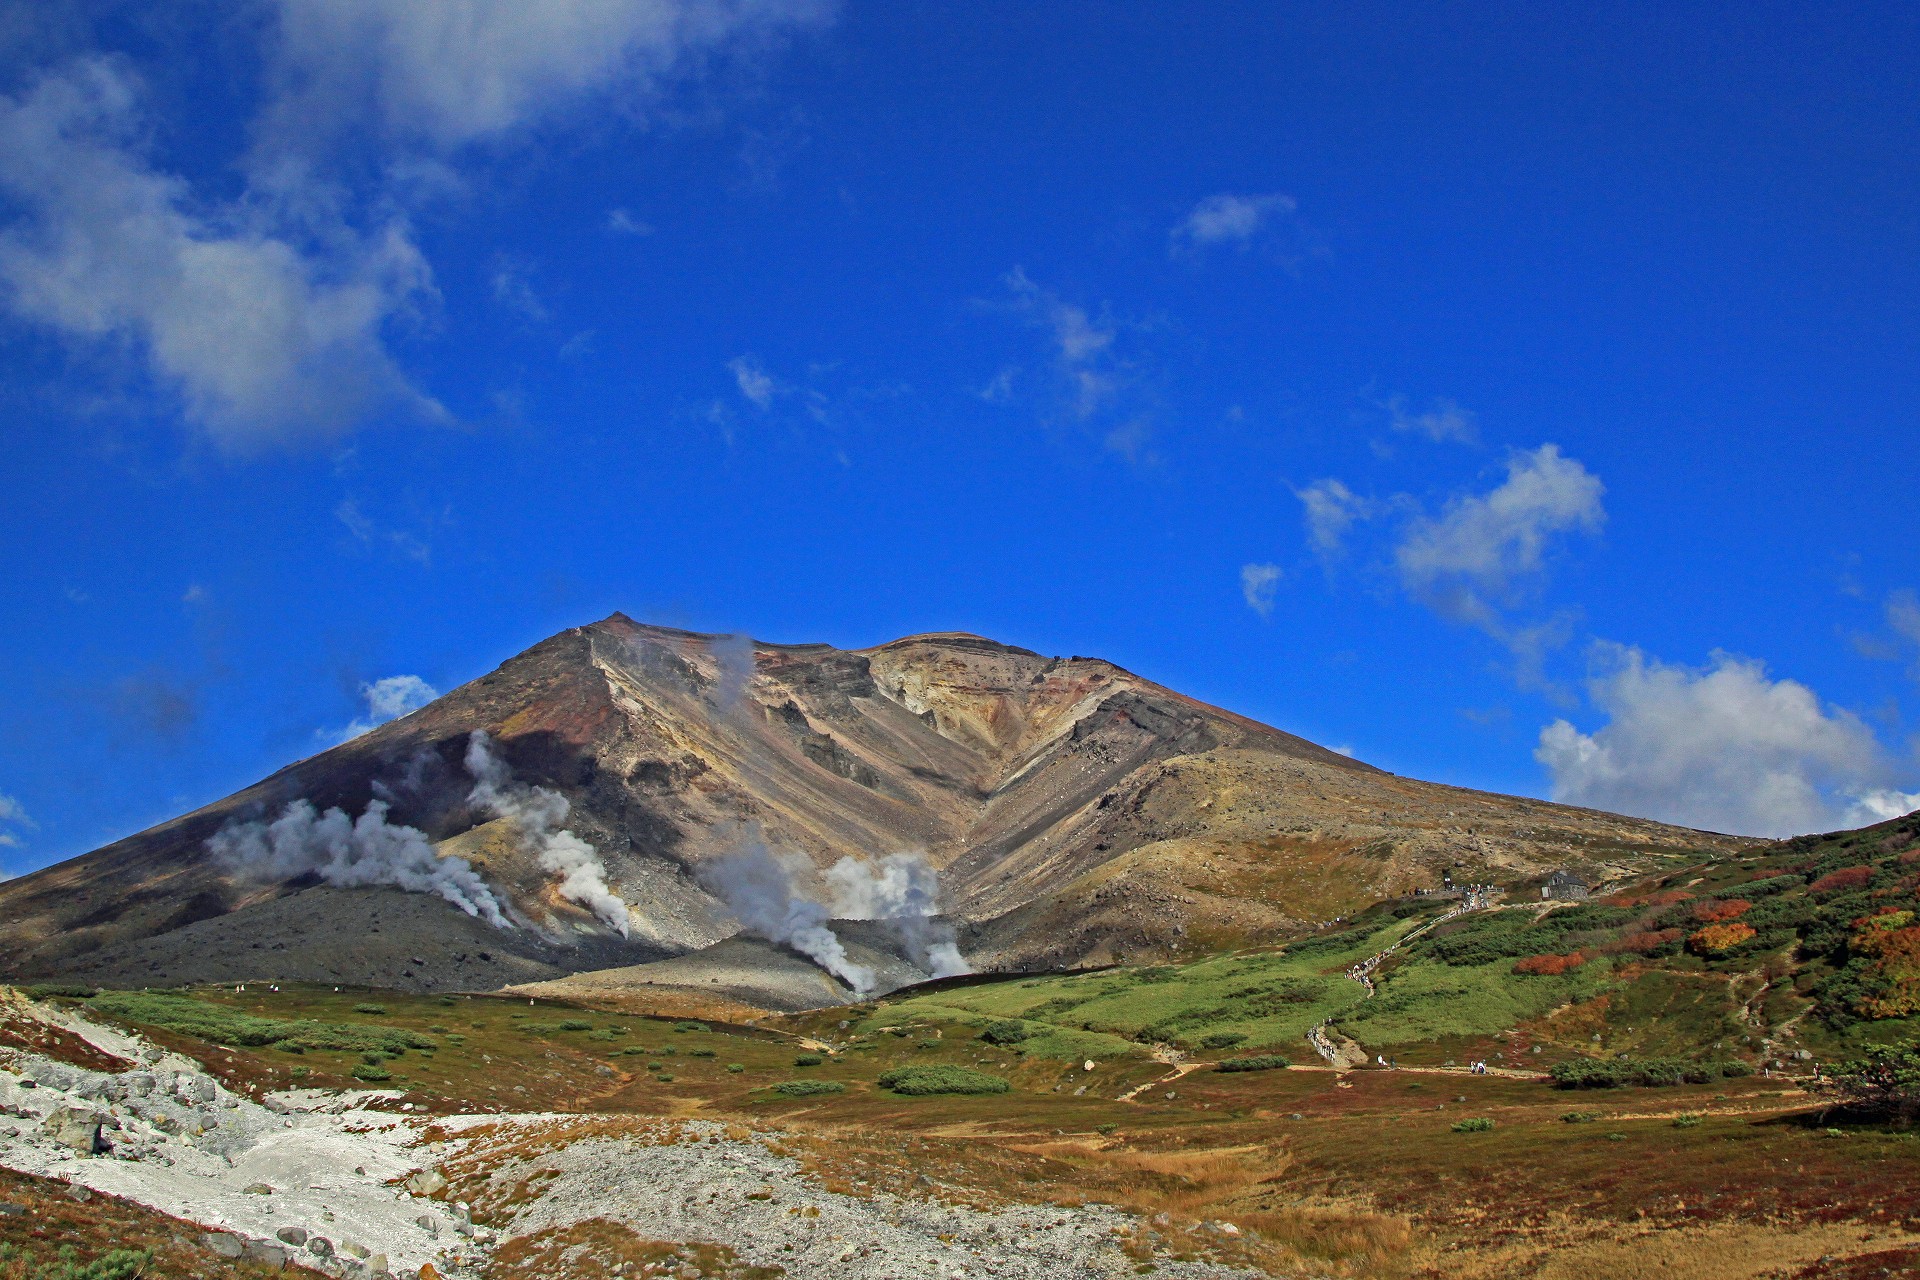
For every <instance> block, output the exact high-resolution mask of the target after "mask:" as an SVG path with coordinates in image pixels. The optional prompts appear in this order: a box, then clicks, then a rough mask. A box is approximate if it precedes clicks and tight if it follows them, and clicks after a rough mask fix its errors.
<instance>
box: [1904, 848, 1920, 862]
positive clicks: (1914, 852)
mask: <svg viewBox="0 0 1920 1280" xmlns="http://www.w3.org/2000/svg"><path fill="white" fill-rule="evenodd" d="M1916 862H1920V845H1915V846H1914V847H1913V848H1911V849H1909V850H1907V851H1906V852H1905V853H1903V854H1901V855H1900V865H1901V866H1903V867H1910V866H1912V865H1913V864H1914V863H1916Z"/></svg>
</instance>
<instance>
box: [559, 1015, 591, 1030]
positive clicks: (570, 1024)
mask: <svg viewBox="0 0 1920 1280" xmlns="http://www.w3.org/2000/svg"><path fill="white" fill-rule="evenodd" d="M559 1030H561V1031H591V1030H593V1024H592V1023H591V1022H588V1021H587V1020H586V1019H585V1018H568V1019H566V1020H565V1021H563V1022H561V1023H560V1026H559Z"/></svg>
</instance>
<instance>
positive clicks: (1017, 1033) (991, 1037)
mask: <svg viewBox="0 0 1920 1280" xmlns="http://www.w3.org/2000/svg"><path fill="white" fill-rule="evenodd" d="M1032 1036H1033V1032H1032V1031H1031V1030H1030V1029H1029V1028H1028V1027H1027V1024H1026V1023H1024V1022H1022V1021H1020V1019H1018V1018H1002V1019H1000V1020H999V1021H998V1022H989V1023H988V1024H987V1025H986V1027H985V1028H984V1029H983V1030H982V1031H981V1032H980V1038H981V1039H982V1040H985V1041H986V1042H987V1043H988V1044H1019V1043H1020V1042H1021V1041H1022V1040H1027V1039H1030V1038H1031V1037H1032Z"/></svg>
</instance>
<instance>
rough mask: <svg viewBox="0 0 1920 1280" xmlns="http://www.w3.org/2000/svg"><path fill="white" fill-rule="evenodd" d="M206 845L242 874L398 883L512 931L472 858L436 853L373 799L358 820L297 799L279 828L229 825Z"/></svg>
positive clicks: (349, 883) (275, 824)
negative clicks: (309, 875) (310, 874)
mask: <svg viewBox="0 0 1920 1280" xmlns="http://www.w3.org/2000/svg"><path fill="white" fill-rule="evenodd" d="M207 847H208V848H209V849H211V850H212V851H213V855H214V857H215V858H217V859H219V861H220V862H221V863H222V864H223V865H225V866H226V867H227V868H228V869H229V870H230V871H232V872H234V873H235V874H239V875H245V876H247V877H249V878H251V879H258V880H284V879H287V878H290V877H292V876H297V875H305V874H307V873H308V872H312V873H314V874H317V875H318V876H319V877H320V878H321V879H322V880H324V881H326V882H327V883H328V884H331V885H338V886H339V887H341V888H353V887H356V886H362V885H375V884H384V885H393V886H395V887H397V888H400V889H405V890H407V891H408V892H409V893H431V894H437V895H438V896H440V897H442V898H445V899H446V900H447V901H448V902H451V903H452V904H453V905H454V906H456V907H458V908H460V909H461V910H462V911H464V912H466V913H467V914H468V915H470V916H478V917H480V918H481V919H483V920H485V921H486V922H487V923H488V924H491V925H494V926H496V927H499V928H511V927H512V926H511V925H509V924H508V923H507V920H506V917H505V916H504V915H502V914H501V912H500V902H499V900H498V899H496V898H495V897H494V896H493V890H491V889H489V888H488V887H487V882H486V881H485V880H482V879H481V878H480V873H479V872H477V871H475V870H474V869H473V866H472V864H471V863H469V862H468V861H467V860H466V859H465V858H457V857H445V858H442V857H440V856H439V855H438V854H436V853H434V851H433V845H432V844H431V843H430V842H429V841H428V840H427V837H426V833H425V832H423V831H420V830H419V829H418V828H415V827H404V826H399V825H396V824H394V823H390V822H388V821H387V803H386V801H384V800H371V801H368V803H367V809H366V812H365V813H363V814H361V815H360V817H359V818H358V820H353V819H349V818H348V817H347V815H346V813H345V812H344V811H342V810H340V809H328V810H327V811H326V812H325V813H319V812H317V811H315V809H314V807H313V805H312V804H311V803H309V802H308V801H306V800H295V801H294V802H293V803H292V804H290V805H288V806H287V807H286V808H285V809H283V810H282V811H281V813H280V816H279V817H278V818H275V819H274V820H273V821H272V822H270V823H269V822H260V821H253V822H230V823H228V824H227V825H226V826H224V827H222V828H221V829H220V830H219V831H217V832H215V833H214V836H213V838H212V839H211V840H209V841H207Z"/></svg>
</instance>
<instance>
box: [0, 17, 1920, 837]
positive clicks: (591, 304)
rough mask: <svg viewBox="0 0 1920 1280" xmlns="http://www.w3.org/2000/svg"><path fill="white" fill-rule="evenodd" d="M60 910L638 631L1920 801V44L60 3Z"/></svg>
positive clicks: (43, 515) (6, 472) (1734, 808)
mask: <svg viewBox="0 0 1920 1280" xmlns="http://www.w3.org/2000/svg"><path fill="white" fill-rule="evenodd" d="M0 48H3V49H6V50H8V51H9V52H8V54H7V55H6V58H5V64H4V76H3V77H0V94H3V95H4V97H0V422H4V424H5V433H6V442H7V448H6V454H5V456H6V465H5V467H4V469H3V470H0V485H3V486H4V489H3V490H0V499H3V500H0V552H3V553H4V557H5V564H6V565H7V572H6V573H5V574H4V575H0V671H3V672H4V675H0V712H3V714H0V797H4V799H0V840H4V841H5V842H6V843H5V845H4V846H0V867H4V868H5V869H6V870H7V871H11V872H14V873H18V872H21V871H25V870H28V869H31V868H33V867H37V866H40V865H44V864H46V863H48V862H50V861H53V860H56V859H59V858H62V857H66V856H70V855H73V854H75V853H79V852H83V851H85V850H86V849H89V848H92V847H94V846H96V845H97V844H99V843H102V842H104V841H106V840H109V839H112V838H114V837H117V836H119V835H122V834H125V833H127V832H129V831H132V830H136V829H138V828H140V827H143V826H145V825H148V824H150V823H152V822H155V821H158V820H161V819H164V818H166V817H168V816H171V815H173V814H175V813H177V812H180V811H182V810H184V809H186V808H189V807H192V806H195V805H198V804H201V803H204V802H206V801H208V800H211V799H214V798H217V797H218V796H220V795H223V794H225V793H227V792H229V791H231V790H233V789H235V788H236V787H239V786H242V785H245V784H247V783H248V782H251V781H253V780H254V779H256V778H258V777H259V776H261V775H263V774H265V773H266V772H269V771H270V770H272V769H274V768H276V767H278V766H279V765H281V764H283V763H285V762H287V761H289V760H291V759H293V758H297V757H299V756H302V755H305V754H308V753H310V752H312V751H314V750H316V749H318V748H319V747H321V746H323V745H325V744H326V743H327V742H329V741H334V740H338V738H339V737H340V736H341V735H342V734H344V733H347V732H350V731H351V729H352V728H354V727H364V726H365V725H367V724H370V723H373V722H375V721H376V720H377V719H378V718H380V717H381V716H384V715H390V714H394V713H397V712H398V711H400V710H404V709H405V708H406V707H408V706H410V705H413V703H414V702H415V701H417V700H418V698H420V697H422V696H425V692H426V690H428V689H438V690H445V689H448V688H451V687H452V686H454V685H456V684H458V683H460V682H462V681H464V680H467V679H470V678H472V677H474V676H476V675H478V674H481V673H482V672H484V671H485V670H487V669H489V668H491V667H492V666H493V665H495V664H496V663H497V662H499V661H500V660H502V659H504V658H505V657H507V656H509V655H510V654H512V653H514V652H517V651H518V650H520V649H522V648H524V647H525V646H527V645H529V644H531V643H533V642H535V641H537V640H539V639H541V638H543V637H544V636H546V635H548V634H550V633H552V632H554V631H556V630H558V629H560V628H562V627H565V626H569V625H574V624H578V623H582V622H586V621H590V620H592V619H595V618H598V617H601V616H604V615H605V614H607V613H609V612H611V611H612V610H614V609H620V610H624V611H625V612H627V613H629V614H631V615H632V616H634V617H636V618H639V619H642V620H648V621H656V622H662V623H668V624H673V625H678V626H686V627H692V628H697V629H702V630H713V631H726V632H742V631H744V632H748V633H751V634H753V635H755V636H758V637H762V638H765V639H772V640H780V641H803V640H825V641H830V642H832V643H834V644H839V645H844V646H861V645H868V644H874V643H879V642H882V641H885V640H888V639H891V638H894V637H896V636H899V635H902V634H907V633H912V632H917V631H929V630H949V629H964V630H970V631H977V632H981V633H984V634H987V635H990V636H994V637H996V638H999V639H1002V640H1006V641H1009V642H1011V643H1016V644H1021V645H1025V646H1028V647H1031V648H1034V649H1037V650H1040V651H1043V652H1047V653H1060V654H1069V653H1080V654H1095V655H1100V656H1103V657H1107V658H1111V659H1112V660H1114V661H1116V662H1119V663H1121V664H1122V665H1124V666H1126V667H1128V668H1129V669H1132V670H1134V671H1137V672H1139V673H1141V674H1143V675H1145V676H1148V677H1150V678H1153V679H1156V680H1159V681H1161V682H1163V683H1166V684H1168V685H1171V686H1173V687H1174V688H1177V689H1180V690H1183V691H1185V692H1189V693H1192V694H1195V695H1197V696H1199V697H1202V698H1205V699H1208V700H1210V701H1214V702H1217V703H1220V704H1222V705H1225V706H1229V707H1232V708H1234V709H1237V710H1240V711H1243V712H1246V713H1248V714H1251V715H1254V716H1257V717H1259V718H1261V719H1264V720H1266V721H1268V722H1270V723H1273V724H1275V725H1279V726H1281V727H1283V728H1287V729H1290V730H1293V731H1295V732H1298V733H1302V734H1304V735H1306V736H1308V737H1311V738H1313V739H1315V740H1317V741H1320V742H1324V743H1327V744H1329V745H1334V746H1338V747H1341V748H1345V749H1351V750H1352V751H1354V752H1355V753H1357V754H1358V755H1359V756H1361V757H1362V758H1364V759H1367V760H1370V761H1372V762H1374V763H1377V764H1380V765H1382V766H1384V767H1386V768H1389V769H1392V770H1394V771H1396V772H1401V773H1406V774H1411V775H1415V776H1419V777H1424V778H1431V779H1436V780H1442V781H1448V782H1456V783H1462V784H1467V785H1472V786H1479V787H1486V788H1492V789H1499V790H1508V791H1515V792H1522V793H1527V794H1534V795H1546V796H1556V797H1560V798H1565V799H1569V800H1572V801H1576V802H1579V803H1587V804H1594V805H1599V806H1601V807H1608V808H1618V809H1623V810H1627V811H1630V812H1635V813H1643V814H1647V815H1649V816H1654V817H1661V818H1667V819H1671V820H1676V821H1684V822H1692V823H1696V824H1700V825H1706V826H1711V827H1715V828H1719V829H1733V830H1741V831H1754V832H1788V831H1798V830H1807V829H1814V828H1822V827H1829V826H1836V825H1840V824H1841V823H1843V822H1849V823H1850V822H1857V821H1864V820H1867V819H1869V818H1872V817H1875V816H1891V815H1892V814H1893V813H1897V812H1900V811H1902V810H1904V809H1908V808H1912V807H1914V806H1915V805H1920V747H1917V746H1916V737H1915V733H1916V724H1915V716H1916V714H1917V713H1920V603H1917V602H1916V599H1915V596H1914V594H1913V593H1914V590H1915V589H1916V588H1920V563H1917V562H1916V559H1917V558H1916V554H1915V548H1916V546H1920V538H1917V537H1916V534H1920V527H1917V525H1920V517H1917V516H1916V503H1915V500H1914V491H1913V477H1914V476H1915V475H1916V474H1920V446H1916V443H1915V442H1916V430H1915V426H1916V413H1917V411H1916V408H1915V405H1916V404H1917V403H1920V314H1916V304H1915V299H1916V298H1920V134H1917V133H1916V132H1915V130H1914V129H1913V127H1912V111H1911V108H1912V103H1913V102H1914V101H1915V100H1916V98H1917V97H1920V15H1916V14H1915V12H1914V11H1913V10H1912V9H1911V8H1910V7H1906V6H1895V5H1886V6H1871V5H1860V6H1851V7H1848V8H1846V9H1845V10H1824V11H1815V10H1811V9H1808V8H1807V7H1805V6H1788V5H1764V4H1763V5H1750V6H1739V7H1735V6H1725V5H1719V6H1700V5H1686V4H1662V5H1622V6H1614V7H1613V8H1611V9H1610V10H1608V11H1607V12H1606V13H1605V14H1604V15H1597V14H1596V12H1595V11H1593V10H1591V9H1589V8H1580V9H1576V8H1573V7H1563V6H1551V5H1538V4H1535V5H1524V6H1518V5H1516V6H1497V5H1496V6H1480V7H1477V8H1474V9H1472V10H1471V11H1468V10H1462V9H1460V8H1459V7H1458V6H1441V5H1431V6H1423V5H1408V4H1396V5H1366V4H1355V5H1344V6H1336V7H1334V9H1333V10H1329V9H1328V7H1327V6H1307V5H1273V4H1245V5H1239V4H1230V3H1219V4H1212V5H1207V6H1201V7H1198V8H1196V7H1193V6H1174V5H1164V6H1143V5H1119V4H1075V3H1060V4H1052V5H1046V6H1033V5H1027V4H1015V3H980V4H971V5H881V4H857V5H846V6H839V7H836V6H834V5H832V4H829V3H824V2H821V3H790V4H778V3H771V2H769V0H521V2H519V3H511V4H509V3H505V2H504V0H501V2H498V3H495V2H489V0H460V2H458V3H456V2H453V0H449V3H446V4H444V5H438V6H416V5H412V4H410V3H404V2H403V0H255V2H253V3H244V2H241V0H234V2H232V3H225V4H221V3H211V2H209V3H199V4H190V5H184V6H172V7H170V8H169V9H168V11H167V12H166V13H164V14H163V15H158V16H156V15H155V14H153V13H149V12H147V11H146V10H145V8H144V7H140V6H124V7H116V6H113V5H86V6H81V5H71V6H62V5H48V4H44V3H43V4H30V5H29V4H20V5H14V6H0Z"/></svg>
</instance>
